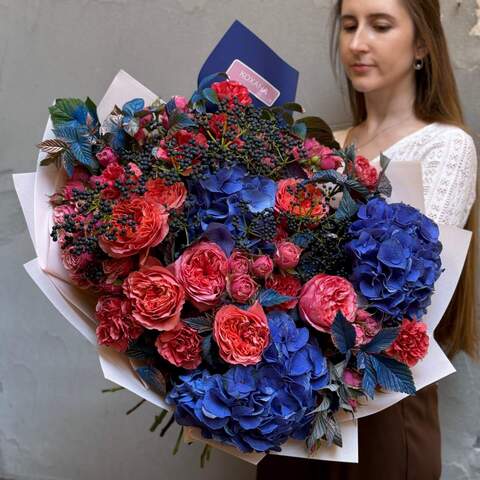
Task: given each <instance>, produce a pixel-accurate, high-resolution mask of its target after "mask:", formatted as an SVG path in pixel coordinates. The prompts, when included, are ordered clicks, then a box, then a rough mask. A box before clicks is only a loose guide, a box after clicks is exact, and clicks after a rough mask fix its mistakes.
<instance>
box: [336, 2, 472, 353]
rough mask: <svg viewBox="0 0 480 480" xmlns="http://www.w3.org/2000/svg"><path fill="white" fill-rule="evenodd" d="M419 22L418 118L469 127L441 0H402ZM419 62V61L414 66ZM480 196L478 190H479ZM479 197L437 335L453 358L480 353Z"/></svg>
mask: <svg viewBox="0 0 480 480" xmlns="http://www.w3.org/2000/svg"><path fill="white" fill-rule="evenodd" d="M401 1H402V2H403V4H404V5H405V7H406V8H407V10H408V11H409V13H410V16H411V18H412V20H413V23H414V25H415V41H419V42H421V43H422V44H423V45H424V46H425V47H426V51H427V52H428V53H427V54H426V56H425V57H424V67H423V69H421V70H417V71H415V75H416V77H415V78H416V98H415V104H414V111H415V114H416V116H417V118H419V119H421V120H423V121H424V122H427V123H433V122H439V123H445V124H450V125H454V126H457V127H459V128H462V129H463V130H465V131H466V132H467V133H470V131H469V129H468V128H467V126H466V125H465V121H464V117H463V111H462V107H461V104H460V98H459V95H458V89H457V84H456V81H455V76H454V73H453V68H452V64H451V61H450V55H449V51H448V45H447V41H446V38H445V33H444V31H443V27H442V22H441V17H440V4H439V1H438V0H401ZM342 3H343V2H342V0H337V3H336V5H335V6H334V9H333V12H332V31H331V38H330V59H331V63H332V68H333V70H334V74H335V76H336V78H337V80H339V78H340V77H341V76H342V74H341V72H342V67H341V62H340V56H339V36H340V16H341V11H342ZM412 68H413V67H412ZM343 79H344V80H345V81H346V83H347V89H348V98H349V101H350V108H351V111H352V114H353V124H354V125H358V124H360V123H362V122H363V121H364V120H365V119H366V118H367V110H366V104H365V96H364V94H363V93H361V92H358V91H356V90H355V89H354V88H353V85H352V82H351V81H350V79H349V78H348V77H347V75H346V74H345V72H343ZM477 198H478V194H477ZM477 216H478V201H475V203H474V205H473V207H472V210H471V211H470V215H469V217H468V220H467V224H466V226H465V228H466V229H467V230H470V231H471V232H472V242H471V244H470V248H469V251H468V255H467V259H466V261H465V265H464V267H463V271H462V275H461V277H460V281H459V283H458V285H457V288H456V290H455V294H454V295H453V297H452V299H451V301H450V304H449V306H448V308H447V311H446V312H445V314H444V316H443V318H442V320H441V322H440V324H439V326H438V327H437V328H436V330H435V338H436V339H437V340H438V341H439V343H440V344H441V345H442V346H443V348H444V349H445V351H446V353H447V355H448V356H449V357H450V358H451V357H453V356H454V355H455V354H456V353H458V352H459V351H464V352H466V353H467V354H468V355H470V356H471V357H472V358H473V359H476V360H478V359H479V348H478V347H479V337H480V332H479V329H478V324H477V318H476V313H477V312H476V301H475V294H476V254H477V229H478V225H477Z"/></svg>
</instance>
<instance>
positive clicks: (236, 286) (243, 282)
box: [227, 273, 258, 303]
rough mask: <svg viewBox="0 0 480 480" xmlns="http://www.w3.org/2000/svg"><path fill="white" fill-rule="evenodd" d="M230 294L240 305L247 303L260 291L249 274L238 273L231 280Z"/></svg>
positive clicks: (229, 285)
mask: <svg viewBox="0 0 480 480" xmlns="http://www.w3.org/2000/svg"><path fill="white" fill-rule="evenodd" d="M227 288H228V293H229V294H230V296H231V297H232V299H233V300H235V301H236V302H238V303H247V302H248V301H249V300H250V299H251V298H252V297H253V296H254V295H255V294H256V293H257V291H258V284H257V283H256V282H255V280H254V279H253V278H252V277H251V276H250V275H248V273H236V274H234V275H232V276H231V277H230V278H229V281H228V284H227Z"/></svg>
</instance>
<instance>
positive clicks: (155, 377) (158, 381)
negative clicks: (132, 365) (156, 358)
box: [136, 365, 167, 395]
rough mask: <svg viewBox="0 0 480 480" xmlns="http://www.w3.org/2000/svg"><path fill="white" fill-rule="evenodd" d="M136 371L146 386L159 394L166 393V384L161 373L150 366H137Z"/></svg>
mask: <svg viewBox="0 0 480 480" xmlns="http://www.w3.org/2000/svg"><path fill="white" fill-rule="evenodd" d="M136 371H137V373H138V374H139V375H140V377H141V378H142V379H143V380H144V381H145V383H147V384H148V386H149V387H150V388H151V389H152V390H153V391H154V392H156V393H158V394H159V395H166V394H167V385H166V381H165V377H164V376H163V373H162V372H161V371H160V370H158V368H155V367H152V366H148V365H147V366H144V367H137V368H136Z"/></svg>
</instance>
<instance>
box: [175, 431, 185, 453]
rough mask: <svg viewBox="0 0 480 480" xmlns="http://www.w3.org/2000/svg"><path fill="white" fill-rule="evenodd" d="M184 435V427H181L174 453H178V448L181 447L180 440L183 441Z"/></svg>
mask: <svg viewBox="0 0 480 480" xmlns="http://www.w3.org/2000/svg"><path fill="white" fill-rule="evenodd" d="M182 437H183V427H181V428H180V431H179V432H178V437H177V441H176V442H175V447H173V452H172V454H173V455H176V454H177V453H178V450H179V449H180V442H181V441H182Z"/></svg>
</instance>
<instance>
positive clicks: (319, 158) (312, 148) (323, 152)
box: [304, 138, 342, 170]
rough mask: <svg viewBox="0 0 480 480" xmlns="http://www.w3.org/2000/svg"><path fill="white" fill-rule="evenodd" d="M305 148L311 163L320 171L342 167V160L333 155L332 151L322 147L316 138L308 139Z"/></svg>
mask: <svg viewBox="0 0 480 480" xmlns="http://www.w3.org/2000/svg"><path fill="white" fill-rule="evenodd" d="M304 147H305V150H306V151H307V155H308V158H309V159H310V161H311V162H312V163H313V164H314V165H316V166H317V167H318V168H319V169H320V170H336V169H337V168H339V167H340V166H341V165H342V159H341V158H340V157H337V156H335V155H333V152H332V149H330V148H328V147H326V146H325V145H322V144H321V143H319V142H318V140H316V139H315V138H307V139H306V140H305V143H304Z"/></svg>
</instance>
